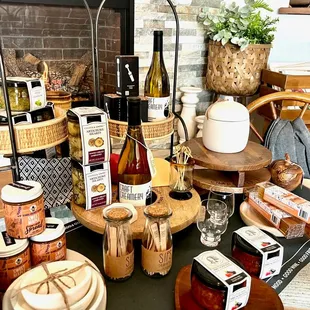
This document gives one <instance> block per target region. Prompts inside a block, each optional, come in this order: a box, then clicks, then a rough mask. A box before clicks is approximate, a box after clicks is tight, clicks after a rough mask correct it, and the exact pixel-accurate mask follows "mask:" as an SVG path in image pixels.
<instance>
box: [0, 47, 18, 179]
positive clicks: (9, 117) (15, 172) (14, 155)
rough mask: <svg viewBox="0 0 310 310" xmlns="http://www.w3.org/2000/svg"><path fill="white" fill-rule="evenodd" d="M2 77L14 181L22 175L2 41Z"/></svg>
mask: <svg viewBox="0 0 310 310" xmlns="http://www.w3.org/2000/svg"><path fill="white" fill-rule="evenodd" d="M0 77H1V82H2V90H3V97H4V102H5V110H6V115H7V120H8V126H9V133H10V140H11V147H12V157H11V170H12V176H13V181H14V182H16V181H19V180H20V176H19V169H18V158H17V151H16V141H15V135H14V128H13V122H12V113H11V106H10V99H9V95H8V89H7V86H6V77H5V67H4V60H3V53H2V45H1V43H0Z"/></svg>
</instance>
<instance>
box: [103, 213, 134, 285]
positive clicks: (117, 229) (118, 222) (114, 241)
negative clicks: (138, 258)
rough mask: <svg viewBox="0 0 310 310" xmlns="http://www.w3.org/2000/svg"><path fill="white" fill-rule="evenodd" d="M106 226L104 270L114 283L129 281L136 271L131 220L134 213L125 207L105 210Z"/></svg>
mask: <svg viewBox="0 0 310 310" xmlns="http://www.w3.org/2000/svg"><path fill="white" fill-rule="evenodd" d="M103 218H104V219H105V222H106V226H105V232H104V236H103V257H104V259H103V265H104V266H103V269H104V274H105V276H106V277H107V278H108V279H110V280H113V281H125V280H127V279H129V278H130V277H131V275H132V273H133V270H134V248H133V241H132V231H131V226H130V220H131V218H132V212H131V211H130V210H129V209H127V208H125V207H114V208H109V209H108V210H103Z"/></svg>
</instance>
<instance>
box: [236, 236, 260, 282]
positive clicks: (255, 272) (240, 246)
mask: <svg viewBox="0 0 310 310" xmlns="http://www.w3.org/2000/svg"><path fill="white" fill-rule="evenodd" d="M232 256H233V258H235V259H236V260H237V261H239V262H240V263H241V264H242V265H243V267H244V269H245V270H246V271H247V272H248V273H249V274H250V275H251V276H252V277H257V278H258V277H259V275H260V270H261V267H262V259H263V258H262V255H261V253H260V252H259V251H258V250H257V249H255V248H254V247H253V246H251V245H250V244H249V243H248V242H246V241H245V240H244V239H242V238H241V236H239V235H237V234H235V235H234V236H233V243H232Z"/></svg>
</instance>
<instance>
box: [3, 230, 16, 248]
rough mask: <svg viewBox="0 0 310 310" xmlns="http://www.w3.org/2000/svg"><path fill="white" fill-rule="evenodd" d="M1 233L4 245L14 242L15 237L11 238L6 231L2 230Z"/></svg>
mask: <svg viewBox="0 0 310 310" xmlns="http://www.w3.org/2000/svg"><path fill="white" fill-rule="evenodd" d="M1 234H2V239H3V241H4V243H5V245H6V246H10V245H14V244H16V242H15V239H14V238H11V237H10V236H9V235H8V233H7V232H6V231H2V232H1Z"/></svg>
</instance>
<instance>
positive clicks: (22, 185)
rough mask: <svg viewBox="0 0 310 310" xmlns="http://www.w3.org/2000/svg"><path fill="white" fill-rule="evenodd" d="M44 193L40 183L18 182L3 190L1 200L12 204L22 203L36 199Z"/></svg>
mask: <svg viewBox="0 0 310 310" xmlns="http://www.w3.org/2000/svg"><path fill="white" fill-rule="evenodd" d="M42 193H43V190H42V185H41V184H40V183H39V182H35V181H18V182H15V183H11V184H8V185H6V186H4V187H3V188H2V190H1V199H2V200H4V201H7V202H11V203H22V202H26V201H30V200H33V199H36V198H38V197H39V196H41V194H42Z"/></svg>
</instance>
